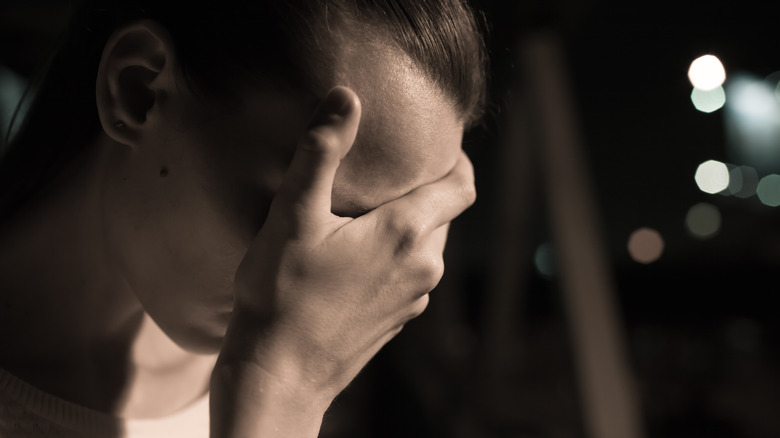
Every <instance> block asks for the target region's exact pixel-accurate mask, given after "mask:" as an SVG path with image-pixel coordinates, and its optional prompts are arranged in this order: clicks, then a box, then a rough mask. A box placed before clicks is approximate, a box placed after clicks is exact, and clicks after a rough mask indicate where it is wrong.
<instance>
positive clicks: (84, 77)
mask: <svg viewBox="0 0 780 438" xmlns="http://www.w3.org/2000/svg"><path fill="white" fill-rule="evenodd" d="M204 5H209V7H205V6H204ZM144 18H146V19H152V20H155V21H158V22H159V23H160V24H161V25H163V26H164V27H165V28H166V29H168V31H169V32H170V35H171V38H172V39H173V42H174V46H175V48H176V54H177V58H178V60H179V66H180V68H181V70H182V72H183V74H184V77H185V78H186V79H187V82H188V84H189V86H190V87H191V88H192V89H193V90H194V91H196V92H199V93H201V94H203V95H204V96H207V97H214V98H226V97H228V96H230V94H231V93H233V92H234V91H236V90H235V89H232V88H231V86H232V85H235V84H236V83H237V81H236V77H237V76H239V75H245V74H246V75H256V74H257V75H262V76H265V77H272V78H275V79H278V80H279V81H280V83H284V84H285V85H286V86H289V87H291V88H292V89H302V88H306V87H308V86H309V85H310V84H314V83H317V81H318V80H321V79H322V78H319V77H318V71H319V70H320V69H318V68H317V66H318V63H324V62H327V61H328V56H329V53H328V52H327V50H328V49H327V48H328V47H329V45H328V44H325V43H323V42H324V41H328V40H329V39H331V36H332V35H331V29H332V27H334V26H336V27H338V26H356V27H358V28H357V29H356V31H357V32H366V33H367V34H368V35H369V36H370V37H371V38H374V39H379V40H381V41H386V42H387V43H389V44H391V45H392V46H394V47H395V48H397V49H399V50H401V51H403V52H404V53H405V54H406V55H408V56H409V57H410V58H411V60H412V61H413V62H414V63H416V64H417V67H418V68H419V69H420V71H422V72H423V74H425V75H427V76H428V79H429V80H431V81H432V83H433V84H435V85H436V86H437V87H438V88H439V89H440V90H441V92H442V94H443V95H444V96H446V97H447V98H449V100H450V101H451V102H452V103H453V105H454V107H455V110H456V111H457V113H458V114H459V116H460V117H461V120H462V121H463V122H464V123H465V124H466V125H467V126H469V125H471V124H473V123H474V122H475V121H476V120H478V119H479V118H480V116H481V113H482V109H483V107H484V102H485V93H486V85H485V83H486V55H485V49H484V44H483V41H482V37H481V35H480V31H479V25H478V21H477V20H476V17H475V15H474V13H473V11H472V10H471V9H470V7H469V6H468V5H467V4H466V3H465V0H255V1H252V0H222V1H221V2H220V3H219V5H218V6H214V4H213V3H201V4H200V5H199V4H198V3H197V2H186V3H183V2H179V1H171V0H148V1H146V0H136V1H131V0H130V1H105V0H102V1H101V0H91V1H84V2H82V3H81V4H80V6H78V7H77V8H76V9H75V10H74V14H73V17H72V19H71V22H70V24H69V26H68V28H67V30H66V34H65V35H64V36H63V38H62V40H61V42H60V47H59V49H58V50H57V52H56V53H55V54H54V56H53V57H52V59H51V60H50V62H49V65H48V68H47V69H46V72H45V74H44V75H42V76H40V77H38V78H36V80H35V81H34V82H33V86H34V87H35V88H36V89H37V93H36V97H35V100H34V101H33V103H32V106H31V107H30V110H29V112H28V114H27V117H26V118H25V120H24V122H23V125H22V126H21V127H20V130H19V133H18V135H17V136H16V137H15V139H14V140H13V142H12V144H11V145H10V147H9V148H8V150H7V151H6V153H5V154H4V156H3V157H1V159H0V222H2V221H3V219H4V218H7V217H8V216H9V215H10V214H11V213H12V212H13V211H15V210H16V209H17V208H18V207H19V205H21V204H23V203H24V202H25V200H26V199H27V198H29V197H30V196H31V195H33V194H34V193H35V192H37V191H38V190H40V189H41V187H42V186H44V185H45V184H46V183H47V182H48V181H49V180H50V179H51V178H52V177H53V176H54V175H55V174H56V173H57V172H58V171H59V170H60V169H61V168H62V167H63V166H64V165H65V164H67V163H68V162H69V161H70V160H71V159H72V158H73V157H74V156H76V155H77V154H78V153H79V152H80V151H81V150H83V149H84V148H85V146H86V145H87V144H89V143H90V142H91V141H92V140H93V139H94V137H95V135H96V134H97V133H98V132H99V130H100V124H99V120H98V114H97V106H96V103H95V92H94V90H95V80H96V75H97V70H98V65H99V62H100V58H101V55H102V52H103V48H104V46H105V44H106V41H107V40H108V38H109V36H110V35H111V33H112V32H113V31H114V30H115V29H116V28H117V27H119V26H121V25H123V24H125V23H129V22H131V21H133V20H137V19H144Z"/></svg>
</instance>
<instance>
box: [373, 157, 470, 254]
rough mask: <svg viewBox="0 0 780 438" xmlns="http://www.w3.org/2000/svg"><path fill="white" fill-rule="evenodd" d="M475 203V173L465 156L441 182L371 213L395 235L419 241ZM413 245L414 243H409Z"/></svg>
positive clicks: (403, 240) (402, 242) (402, 241)
mask: <svg viewBox="0 0 780 438" xmlns="http://www.w3.org/2000/svg"><path fill="white" fill-rule="evenodd" d="M475 200H476V189H475V188H474V169H473V167H472V165H471V161H469V159H468V157H467V156H466V154H465V153H464V152H461V156H460V158H459V159H458V161H457V162H456V164H455V167H453V169H452V170H451V171H450V172H449V173H448V174H447V175H446V176H445V177H444V178H442V179H440V180H438V181H435V182H433V183H430V184H426V185H424V186H421V187H419V188H417V189H415V190H413V191H412V192H410V193H409V194H407V195H405V196H402V197H400V198H398V199H396V200H394V201H391V202H389V203H387V204H384V205H382V206H381V207H379V208H377V209H376V210H374V211H372V212H371V213H369V214H370V215H373V216H374V217H375V220H377V221H378V222H380V223H383V224H384V225H385V228H387V229H388V231H389V232H390V233H392V234H395V235H397V236H399V238H400V239H401V245H404V244H405V240H412V241H414V240H417V239H418V238H419V237H421V236H423V235H427V234H429V233H431V232H433V230H435V229H437V228H440V227H441V226H443V225H445V224H447V223H449V222H451V221H452V220H453V219H455V217H457V216H458V215H460V214H461V213H462V212H463V211H464V210H466V209H467V208H468V207H470V206H471V205H472V204H473V203H474V201H475ZM409 243H411V242H409Z"/></svg>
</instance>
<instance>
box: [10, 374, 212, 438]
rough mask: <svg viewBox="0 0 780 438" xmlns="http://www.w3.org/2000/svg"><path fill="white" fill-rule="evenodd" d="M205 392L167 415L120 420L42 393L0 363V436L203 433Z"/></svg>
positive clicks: (140, 437)
mask: <svg viewBox="0 0 780 438" xmlns="http://www.w3.org/2000/svg"><path fill="white" fill-rule="evenodd" d="M208 421H209V411H208V396H205V397H202V398H201V399H199V400H197V401H196V402H195V403H193V404H191V405H190V406H188V407H187V408H185V409H183V410H181V411H180V412H178V413H176V414H173V415H171V416H169V417H165V418H160V419H148V420H123V419H120V418H117V417H113V416H110V415H107V414H104V413H101V412H97V411H94V410H92V409H88V408H86V407H83V406H79V405H77V404H74V403H71V402H69V401H67V400H63V399H61V398H59V397H56V396H54V395H51V394H48V393H46V392H43V391H41V390H39V389H38V388H35V387H34V386H32V385H30V384H28V383H26V382H24V381H22V380H21V379H19V378H17V377H16V376H13V375H11V374H9V373H8V372H6V371H5V370H3V369H2V368H0V437H3V438H22V437H24V438H43V437H47V438H157V437H166V438H167V437H187V438H207V437H208V434H209V422H208Z"/></svg>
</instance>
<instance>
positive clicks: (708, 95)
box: [691, 86, 726, 113]
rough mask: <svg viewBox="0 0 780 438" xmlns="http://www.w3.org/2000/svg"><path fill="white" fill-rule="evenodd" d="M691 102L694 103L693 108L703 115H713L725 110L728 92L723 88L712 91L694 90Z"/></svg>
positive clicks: (718, 87)
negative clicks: (715, 112)
mask: <svg viewBox="0 0 780 438" xmlns="http://www.w3.org/2000/svg"><path fill="white" fill-rule="evenodd" d="M691 102H693V106H694V107H695V108H696V109H697V110H699V111H701V112H703V113H711V112H713V111H717V110H719V109H721V108H723V105H725V104H726V92H725V91H724V90H723V87H721V86H717V87H715V88H713V89H712V90H702V89H700V88H694V89H693V91H692V92H691Z"/></svg>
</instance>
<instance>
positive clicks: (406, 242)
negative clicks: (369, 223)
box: [387, 215, 427, 253]
mask: <svg viewBox="0 0 780 438" xmlns="http://www.w3.org/2000/svg"><path fill="white" fill-rule="evenodd" d="M387 232H388V234H389V235H391V236H395V239H396V253H399V252H405V251H408V250H409V249H410V248H413V247H414V246H415V244H416V242H418V241H419V240H420V238H421V237H422V236H424V235H425V234H426V232H427V227H426V225H425V224H424V223H423V222H422V221H420V220H415V219H414V218H413V217H410V215H395V216H393V217H391V218H390V219H389V220H388V223H387Z"/></svg>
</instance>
